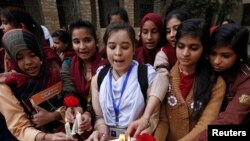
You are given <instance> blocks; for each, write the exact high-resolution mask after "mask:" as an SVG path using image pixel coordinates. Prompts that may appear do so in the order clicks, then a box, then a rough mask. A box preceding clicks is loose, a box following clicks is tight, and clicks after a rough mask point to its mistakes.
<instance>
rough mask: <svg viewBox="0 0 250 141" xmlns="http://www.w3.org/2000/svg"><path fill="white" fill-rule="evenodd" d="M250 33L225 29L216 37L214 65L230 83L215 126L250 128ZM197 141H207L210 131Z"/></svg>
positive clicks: (212, 54) (239, 28) (232, 26)
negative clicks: (241, 125)
mask: <svg viewBox="0 0 250 141" xmlns="http://www.w3.org/2000/svg"><path fill="white" fill-rule="evenodd" d="M248 38H249V31H248V30H247V29H246V28H244V27H242V26H239V25H236V24H227V25H222V26H221V27H219V28H218V29H217V30H215V31H214V32H213V33H212V37H211V39H212V40H211V43H212V48H211V50H210V63H211V64H212V66H213V68H214V70H215V71H216V72H217V73H219V74H220V75H222V77H223V78H224V79H225V80H226V82H227V89H226V95H225V99H224V102H223V105H222V109H221V113H220V114H219V116H218V117H217V118H216V119H215V120H214V121H213V122H212V123H211V124H230V125H232V124H249V121H250V120H249V113H250V68H249V63H248V56H247V48H248V47H247V44H248ZM196 140H207V130H205V131H203V132H202V133H201V134H200V135H199V136H198V137H197V138H196Z"/></svg>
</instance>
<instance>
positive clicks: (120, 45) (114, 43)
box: [106, 30, 134, 76]
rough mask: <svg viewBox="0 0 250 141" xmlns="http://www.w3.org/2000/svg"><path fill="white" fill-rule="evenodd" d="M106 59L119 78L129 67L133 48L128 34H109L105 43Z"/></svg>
mask: <svg viewBox="0 0 250 141" xmlns="http://www.w3.org/2000/svg"><path fill="white" fill-rule="evenodd" d="M106 48H107V57H108V60H109V62H110V64H111V65H112V67H113V69H114V70H115V71H116V72H117V73H118V74H119V75H120V76H121V75H122V74H124V73H126V72H127V71H128V69H129V67H130V64H131V61H132V59H133V55H134V46H133V44H132V41H131V39H130V38H129V35H128V32H127V31H125V30H119V31H115V32H113V33H111V35H110V36H109V38H108V41H107V47H106Z"/></svg>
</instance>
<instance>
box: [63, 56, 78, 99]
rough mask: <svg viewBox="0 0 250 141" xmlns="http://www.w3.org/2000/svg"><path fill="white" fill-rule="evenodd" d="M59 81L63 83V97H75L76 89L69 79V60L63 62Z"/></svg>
mask: <svg viewBox="0 0 250 141" xmlns="http://www.w3.org/2000/svg"><path fill="white" fill-rule="evenodd" d="M61 79H62V82H63V96H64V97H66V96H70V95H71V96H75V95H74V93H75V92H76V89H75V87H74V84H73V82H72V81H71V79H70V62H69V60H64V61H63V64H62V69H61Z"/></svg>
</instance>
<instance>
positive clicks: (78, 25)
mask: <svg viewBox="0 0 250 141" xmlns="http://www.w3.org/2000/svg"><path fill="white" fill-rule="evenodd" d="M76 28H86V29H88V30H89V32H90V33H91V34H92V36H93V37H94V39H95V40H96V41H97V36H96V29H95V26H94V25H93V24H92V23H91V22H89V21H87V20H82V19H79V20H77V21H75V22H73V23H71V24H70V25H69V34H70V36H71V35H72V32H73V30H74V29H76Z"/></svg>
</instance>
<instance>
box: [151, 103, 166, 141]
mask: <svg viewBox="0 0 250 141" xmlns="http://www.w3.org/2000/svg"><path fill="white" fill-rule="evenodd" d="M168 130H169V126H168V116H167V113H166V99H164V100H163V102H162V104H161V109H160V118H159V123H158V125H157V127H156V129H155V132H154V137H155V139H156V140H157V141H166V140H167V136H168Z"/></svg>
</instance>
